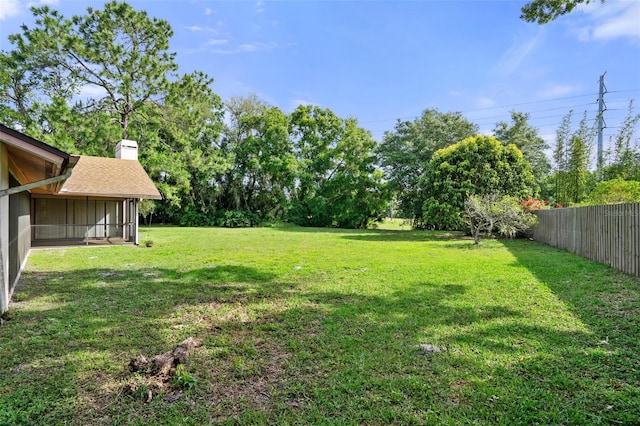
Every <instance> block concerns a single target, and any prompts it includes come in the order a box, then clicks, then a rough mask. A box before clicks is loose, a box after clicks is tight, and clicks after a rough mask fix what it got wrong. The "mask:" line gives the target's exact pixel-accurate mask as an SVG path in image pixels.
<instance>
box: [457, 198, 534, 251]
mask: <svg viewBox="0 0 640 426" xmlns="http://www.w3.org/2000/svg"><path fill="white" fill-rule="evenodd" d="M542 204H543V205H544V203H542ZM463 217H464V221H465V222H466V224H467V226H469V229H470V231H471V235H473V242H474V244H478V243H479V242H480V234H481V233H482V232H486V233H487V234H491V233H492V232H493V231H494V229H495V230H497V231H498V233H499V234H500V235H501V236H503V237H507V238H513V237H515V236H516V234H517V233H518V232H523V231H527V230H528V229H530V228H531V227H532V226H533V225H535V224H536V222H537V217H536V216H535V215H534V214H532V213H529V212H528V211H526V207H525V208H523V206H522V203H520V202H518V200H517V199H516V198H515V197H509V196H505V197H497V196H495V195H484V196H479V195H472V196H470V197H469V198H467V201H466V202H465V210H464V214H463Z"/></svg>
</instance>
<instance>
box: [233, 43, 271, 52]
mask: <svg viewBox="0 0 640 426" xmlns="http://www.w3.org/2000/svg"><path fill="white" fill-rule="evenodd" d="M275 47H276V45H275V44H273V43H245V44H241V45H239V46H238V49H237V51H238V52H258V51H263V50H271V49H274V48H275Z"/></svg>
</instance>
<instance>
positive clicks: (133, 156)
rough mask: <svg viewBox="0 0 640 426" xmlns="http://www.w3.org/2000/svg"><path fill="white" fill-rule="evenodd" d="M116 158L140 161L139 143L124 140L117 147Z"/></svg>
mask: <svg viewBox="0 0 640 426" xmlns="http://www.w3.org/2000/svg"><path fill="white" fill-rule="evenodd" d="M116 158H121V159H123V160H136V161H138V142H136V141H130V140H127V139H122V140H121V141H120V142H118V144H117V145H116Z"/></svg>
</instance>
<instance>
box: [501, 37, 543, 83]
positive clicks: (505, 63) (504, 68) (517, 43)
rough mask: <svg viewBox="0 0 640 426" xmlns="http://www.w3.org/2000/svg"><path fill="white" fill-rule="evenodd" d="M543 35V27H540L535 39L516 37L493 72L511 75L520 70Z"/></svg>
mask: <svg viewBox="0 0 640 426" xmlns="http://www.w3.org/2000/svg"><path fill="white" fill-rule="evenodd" d="M542 35H543V27H540V28H539V29H538V31H537V33H536V34H535V35H534V36H533V37H529V38H527V39H522V37H516V39H515V40H514V41H513V43H512V44H511V47H509V49H508V50H507V51H506V52H505V53H504V54H503V55H502V57H501V58H500V60H499V61H498V64H497V65H496V66H495V67H494V68H493V71H494V72H495V73H497V74H500V75H509V74H512V73H513V72H514V71H516V70H517V69H518V67H519V66H520V64H522V62H524V60H525V59H526V58H527V57H528V56H529V55H530V54H531V53H532V52H533V51H534V50H535V48H536V47H537V46H538V45H539V44H540V42H541V40H542Z"/></svg>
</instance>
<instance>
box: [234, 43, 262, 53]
mask: <svg viewBox="0 0 640 426" xmlns="http://www.w3.org/2000/svg"><path fill="white" fill-rule="evenodd" d="M238 50H239V51H240V52H255V51H256V50H258V46H257V45H255V44H241V45H240V46H238Z"/></svg>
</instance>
